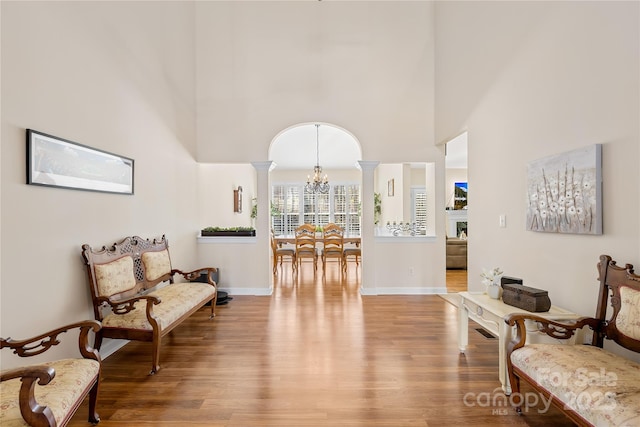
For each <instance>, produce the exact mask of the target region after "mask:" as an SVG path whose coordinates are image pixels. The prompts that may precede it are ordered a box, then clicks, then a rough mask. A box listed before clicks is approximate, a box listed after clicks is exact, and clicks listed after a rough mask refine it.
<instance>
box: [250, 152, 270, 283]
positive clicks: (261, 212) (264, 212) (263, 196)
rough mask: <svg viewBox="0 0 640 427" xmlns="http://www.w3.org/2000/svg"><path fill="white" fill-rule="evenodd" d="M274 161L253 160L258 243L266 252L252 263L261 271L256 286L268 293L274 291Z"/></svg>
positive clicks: (262, 250) (260, 248)
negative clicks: (271, 231) (271, 235)
mask: <svg viewBox="0 0 640 427" xmlns="http://www.w3.org/2000/svg"><path fill="white" fill-rule="evenodd" d="M272 163H273V162H272V161H270V160H269V161H264V162H251V164H252V165H253V167H254V168H255V170H256V172H257V178H258V179H257V181H258V182H257V193H258V194H257V195H256V196H257V197H256V199H257V200H256V203H257V205H258V216H257V217H256V238H257V245H258V248H259V252H260V253H264V256H259V257H256V259H254V260H251V263H252V265H255V268H256V270H257V271H259V272H260V274H259V277H260V282H261V283H256V287H257V286H260V285H265V287H267V288H268V291H267V292H265V294H266V295H271V294H272V293H273V276H272V274H271V246H270V243H269V212H271V209H270V208H269V205H270V203H269V199H270V197H269V194H270V191H269V169H270V168H271V164H272Z"/></svg>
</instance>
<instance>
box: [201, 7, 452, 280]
mask: <svg viewBox="0 0 640 427" xmlns="http://www.w3.org/2000/svg"><path fill="white" fill-rule="evenodd" d="M433 7H434V4H433V3H432V2H376V1H370V2H369V1H364V2H197V3H196V12H197V13H196V43H197V48H196V57H197V60H198V62H197V67H196V75H197V80H196V81H197V87H198V91H197V97H196V100H197V101H196V102H197V109H198V120H197V137H198V160H199V161H201V162H212V163H216V162H224V163H249V162H251V161H256V160H258V161H259V160H264V159H267V158H268V149H269V144H270V143H271V141H272V139H273V138H274V136H275V135H277V134H278V133H279V132H281V131H282V130H283V129H286V128H288V127H289V126H292V125H295V124H298V123H308V122H322V123H332V124H335V125H336V126H339V127H341V128H343V129H346V130H348V131H349V132H351V133H352V134H353V135H354V136H355V138H356V139H357V140H358V142H359V143H360V144H361V147H362V159H363V160H365V161H380V162H382V163H397V164H400V163H405V162H433V163H436V164H437V165H438V168H442V167H443V165H444V153H443V150H441V149H440V148H439V147H435V146H434V132H435V122H434V108H433V106H434V98H435V94H434V85H433V82H434V66H433V55H434V46H435V42H434V37H433V36H434V31H433V25H434V24H433ZM220 81H223V82H225V84H224V85H223V86H220V85H218V84H217V82H220ZM230 147H232V148H230ZM326 172H327V173H329V177H330V178H329V179H330V180H332V179H334V178H333V177H334V174H333V173H332V172H331V171H326ZM308 173H309V172H308V171H304V175H303V176H306V175H307V174H308ZM434 175H435V177H436V183H435V185H436V187H435V188H437V192H436V194H435V197H434V199H433V200H434V201H435V206H434V212H435V214H434V215H433V219H434V225H437V226H438V227H439V229H440V234H441V235H442V240H441V241H440V240H438V241H437V243H432V244H430V245H427V246H424V247H423V248H422V249H421V250H420V251H417V252H416V251H415V248H414V247H412V246H403V245H400V246H398V247H396V248H394V249H393V250H394V251H395V253H396V254H398V253H399V254H403V253H405V252H406V256H405V259H410V258H413V257H418V258H419V260H420V261H418V260H416V261H412V265H414V266H415V270H414V273H413V275H412V276H411V279H410V280H407V281H403V284H405V283H408V284H409V285H410V287H412V288H414V289H413V291H414V292H420V289H422V288H424V287H429V288H433V287H434V286H442V285H443V284H444V273H445V259H444V251H445V249H444V195H443V193H444V171H442V172H436V173H434ZM279 176H284V175H280V172H278V171H277V169H276V170H275V171H274V172H273V174H272V176H271V180H272V181H276V180H278V179H280V178H278V177H279ZM298 179H299V178H298ZM395 179H396V185H397V186H398V187H396V194H399V193H401V191H400V190H401V188H402V185H403V180H402V175H399V176H398V177H396V178H395ZM386 183H387V180H386V179H385V181H384V185H383V186H382V187H381V188H379V191H380V192H381V193H382V194H383V205H382V210H383V217H382V220H383V221H386V217H385V215H387V216H388V218H390V220H392V221H393V219H394V218H396V217H397V219H398V221H399V220H401V219H402V218H404V215H405V214H403V213H402V212H403V206H402V198H401V197H400V196H395V199H394V203H393V206H396V202H398V203H400V205H399V206H398V208H397V209H398V210H399V213H395V212H394V211H392V209H394V210H395V207H394V208H391V206H392V205H391V204H390V203H389V202H385V197H388V196H386V194H387V186H386ZM364 197H365V198H366V197H371V199H372V198H373V194H370V195H366V194H365V195H364ZM385 203H386V204H385ZM363 206H364V204H363ZM385 212H386V213H385ZM389 215H391V216H389ZM409 218H410V217H406V218H404V219H405V220H408V219H409ZM260 231H261V230H259V229H258V230H257V232H258V233H260ZM265 231H266V230H265ZM371 244H372V245H373V246H372V247H369V248H366V247H365V248H363V257H368V260H373V259H374V257H373V254H375V253H376V250H374V246H375V245H377V243H374V242H372V243H371ZM385 248H389V246H385ZM206 250H207V252H211V251H213V250H212V249H206ZM242 250H245V249H244V248H243V249H242ZM367 250H368V251H369V252H367ZM385 250H386V249H382V251H383V252H384V251H385ZM259 251H261V249H259ZM367 253H368V254H369V255H366V254H367ZM381 256H382V257H385V256H386V255H384V254H382V255H381ZM394 256H395V255H394ZM424 260H429V261H428V262H425V261H424ZM363 262H365V263H366V262H367V260H364V261H363ZM369 265H372V266H376V268H379V269H381V270H382V275H381V276H379V275H378V274H377V273H378V271H377V270H376V277H389V278H393V277H397V275H396V274H395V273H394V271H395V268H396V265H395V264H393V263H377V262H373V263H370V264H369ZM405 270H406V271H408V269H403V271H405ZM265 274H266V273H265ZM269 279H270V277H269V276H268V275H265V276H262V277H260V278H259V281H260V282H261V283H267V282H268V281H269ZM384 283H385V285H384V286H385V287H386V286H387V285H388V284H389V283H393V280H392V279H390V280H386V279H385V280H384ZM395 284H396V285H398V286H400V285H399V283H398V282H397V281H396V282H395ZM232 285H233V286H235V285H236V284H235V283H232ZM238 286H241V287H243V288H244V287H246V286H251V285H249V284H248V283H247V282H246V281H245V280H242V281H241V282H240V283H238ZM365 286H367V287H375V284H373V283H369V284H367V285H365ZM243 291H244V289H243Z"/></svg>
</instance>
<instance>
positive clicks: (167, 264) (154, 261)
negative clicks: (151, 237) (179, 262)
mask: <svg viewBox="0 0 640 427" xmlns="http://www.w3.org/2000/svg"><path fill="white" fill-rule="evenodd" d="M142 264H144V271H145V276H146V279H147V280H149V281H154V280H156V279H157V278H159V277H162V276H163V275H164V274H167V273H170V272H171V260H170V259H169V251H168V250H166V249H165V250H163V251H159V252H145V253H143V254H142Z"/></svg>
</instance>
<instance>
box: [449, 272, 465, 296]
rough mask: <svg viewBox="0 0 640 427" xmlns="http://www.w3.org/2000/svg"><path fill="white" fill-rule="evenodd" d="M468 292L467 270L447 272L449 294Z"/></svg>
mask: <svg viewBox="0 0 640 427" xmlns="http://www.w3.org/2000/svg"><path fill="white" fill-rule="evenodd" d="M466 290H467V270H447V292H463V291H466Z"/></svg>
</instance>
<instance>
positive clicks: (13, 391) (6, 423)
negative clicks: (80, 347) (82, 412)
mask: <svg viewBox="0 0 640 427" xmlns="http://www.w3.org/2000/svg"><path fill="white" fill-rule="evenodd" d="M40 365H47V366H51V367H52V368H53V369H54V370H55V372H56V375H55V377H54V378H53V380H51V382H50V383H49V384H47V385H44V386H39V385H36V388H35V397H36V402H38V404H39V405H41V406H48V407H49V409H51V412H52V413H53V417H54V418H55V420H56V422H57V424H58V425H64V424H65V423H66V422H67V421H68V420H67V418H68V417H70V416H72V415H73V409H74V407H75V406H74V405H75V404H76V403H82V400H81V397H82V396H83V394H84V393H86V392H87V391H88V389H90V388H91V386H92V385H93V380H94V379H95V378H96V376H97V375H98V373H99V372H100V363H98V362H97V361H95V360H91V359H63V360H58V361H55V362H48V363H41V364H40ZM20 385H21V381H20V378H16V379H13V380H9V381H2V382H0V425H1V426H2V427H14V426H26V425H28V424H27V423H25V421H24V420H23V419H22V415H21V414H20V405H19V403H18V395H19V393H20ZM78 400H80V402H78Z"/></svg>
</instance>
